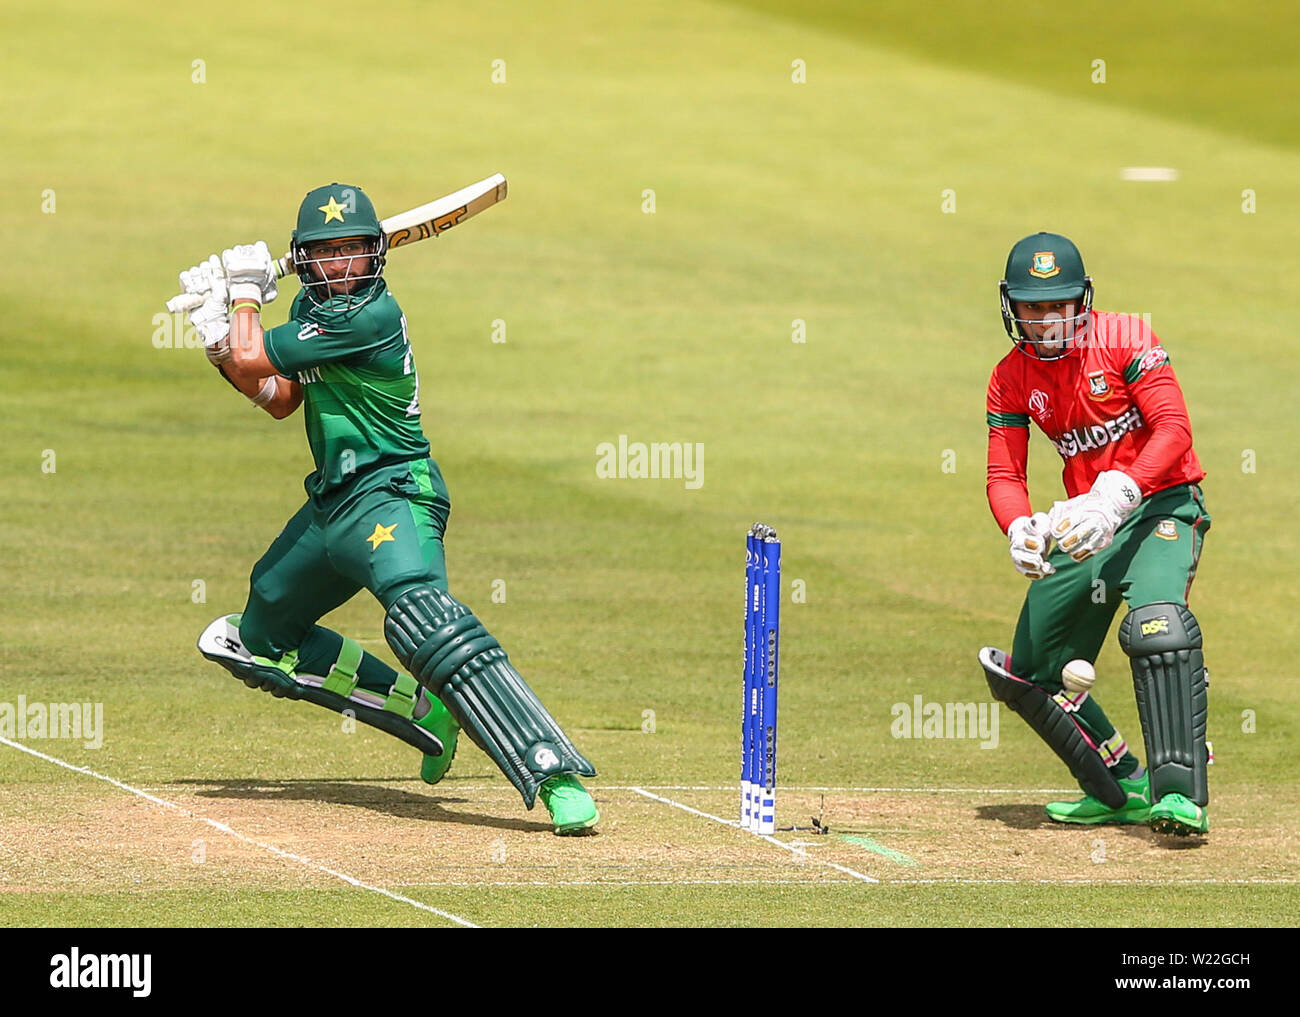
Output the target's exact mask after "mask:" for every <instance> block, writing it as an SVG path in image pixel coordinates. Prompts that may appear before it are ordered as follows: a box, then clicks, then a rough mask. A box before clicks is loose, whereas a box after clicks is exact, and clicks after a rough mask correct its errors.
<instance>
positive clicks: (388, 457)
mask: <svg viewBox="0 0 1300 1017" xmlns="http://www.w3.org/2000/svg"><path fill="white" fill-rule="evenodd" d="M374 286H375V288H376V291H377V292H376V293H375V295H374V297H373V298H372V299H371V300H370V301H369V302H368V303H366V304H365V305H363V306H362V307H361V308H360V309H359V310H352V311H343V310H341V309H338V308H336V307H335V306H333V305H334V303H335V302H334V301H330V302H327V303H325V304H322V305H319V306H317V305H316V304H314V303H312V301H311V300H309V299H308V298H307V296H306V294H305V293H299V294H298V296H297V298H296V299H295V300H294V302H293V307H292V308H291V310H290V312H289V320H288V321H287V322H285V323H284V324H283V325H279V326H277V327H276V328H273V329H270V330H268V331H267V332H266V336H265V345H266V355H267V358H268V359H269V360H270V361H271V364H272V366H274V367H275V369H276V370H277V371H279V372H280V373H281V374H282V375H284V376H285V377H287V378H296V379H297V381H298V382H299V383H300V384H301V385H302V391H303V414H304V417H305V419H306V424H307V441H308V443H309V444H310V445H311V454H312V458H313V459H314V460H315V462H316V471H315V472H314V473H312V474H311V475H310V476H309V477H308V478H307V481H306V484H305V486H306V488H307V493H308V494H310V495H312V496H314V497H319V496H321V495H324V494H327V493H330V492H332V491H333V490H335V489H336V488H339V487H341V486H343V485H344V484H347V483H348V482H350V481H351V480H353V479H354V478H356V477H357V476H359V475H362V474H364V473H365V472H366V471H368V470H371V469H373V468H375V467H377V466H386V465H389V464H391V463H397V462H405V461H407V460H411V459H423V458H425V457H426V456H428V454H429V442H428V440H427V439H426V438H425V437H424V432H423V431H422V430H421V428H420V401H419V378H418V377H417V375H416V373H415V357H414V354H413V353H412V351H411V344H410V342H409V341H408V339H407V335H406V317H405V316H404V315H403V314H402V310H401V308H400V307H398V306H397V301H396V300H394V299H393V295H392V294H391V293H389V292H388V287H387V285H386V284H385V283H384V280H382V279H379V280H377V281H376V282H375V283H374Z"/></svg>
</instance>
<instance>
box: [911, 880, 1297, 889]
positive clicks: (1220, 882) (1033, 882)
mask: <svg viewBox="0 0 1300 1017" xmlns="http://www.w3.org/2000/svg"><path fill="white" fill-rule="evenodd" d="M895 883H906V884H908V885H909V886H1032V885H1040V886H1158V887H1169V886H1236V885H1239V884H1246V885H1251V886H1255V885H1259V886H1294V885H1296V884H1297V883H1300V880H1296V879H960V878H958V879H891V880H889V884H890V885H891V886H892V885H894V884H895Z"/></svg>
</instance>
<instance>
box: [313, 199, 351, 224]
mask: <svg viewBox="0 0 1300 1017" xmlns="http://www.w3.org/2000/svg"><path fill="white" fill-rule="evenodd" d="M345 208H347V206H346V205H340V204H339V203H338V202H337V201H335V200H334V195H332V194H331V195H330V203H329V204H328V205H321V206H320V208H318V209H317V211H318V212H324V213H325V222H333V221H334V220H335V219H337V220H338V221H339V222H342V221H343V209H345ZM322 225H324V224H322Z"/></svg>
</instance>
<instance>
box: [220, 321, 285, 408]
mask: <svg viewBox="0 0 1300 1017" xmlns="http://www.w3.org/2000/svg"><path fill="white" fill-rule="evenodd" d="M264 334H265V333H264V332H263V330H262V320H261V318H259V317H258V311H257V310H256V309H250V308H246V307H241V308H239V309H238V310H236V311H235V313H234V314H232V315H231V316H230V338H229V342H230V361H229V362H228V363H227V364H226V367H227V370H228V372H229V373H230V376H231V378H232V379H233V380H234V382H235V384H236V385H237V386H238V387H239V389H240V391H241V392H243V393H244V394H245V395H248V394H249V392H248V389H247V387H245V382H247V384H248V385H254V384H257V385H259V386H260V384H261V381H262V379H264V378H269V377H271V375H273V374H278V373H279V372H278V371H277V370H276V368H275V365H274V364H272V363H271V361H270V360H269V359H268V358H267V355H266V345H265V343H264V341H263V336H264ZM254 394H255V393H254Z"/></svg>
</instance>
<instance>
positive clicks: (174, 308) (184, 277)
mask: <svg viewBox="0 0 1300 1017" xmlns="http://www.w3.org/2000/svg"><path fill="white" fill-rule="evenodd" d="M216 257H217V256H216V255H215V254H213V255H211V256H210V257H208V258H205V259H204V260H203V261H200V262H199V263H198V264H197V265H191V266H190V267H189V268H187V269H186V270H185V271H184V272H182V273H181V274H180V276H179V278H180V283H181V291H180V293H178V294H176V296H174V297H172V298H171V299H170V300H169V301H167V310H169V311H171V312H172V313H173V314H176V313H178V312H181V311H185V312H188V311H192V310H194V309H195V308H196V307H198V306H199V305H200V304H201V303H203V301H205V300H206V299H207V298H208V294H209V293H210V292H211V291H212V284H211V282H210V276H209V275H208V274H207V273H206V271H205V269H206V266H207V265H208V264H209V263H210V262H211V261H212V259H213V258H216ZM217 260H218V262H220V259H219V258H218V259H217Z"/></svg>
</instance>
